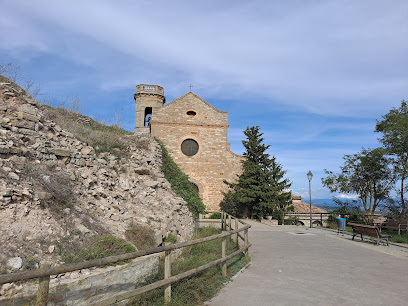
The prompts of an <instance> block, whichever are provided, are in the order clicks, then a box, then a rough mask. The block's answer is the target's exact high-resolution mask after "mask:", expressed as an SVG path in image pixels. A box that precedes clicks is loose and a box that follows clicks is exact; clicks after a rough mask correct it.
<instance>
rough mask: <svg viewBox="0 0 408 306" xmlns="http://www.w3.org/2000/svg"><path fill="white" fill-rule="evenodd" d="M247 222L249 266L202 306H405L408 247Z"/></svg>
mask: <svg viewBox="0 0 408 306" xmlns="http://www.w3.org/2000/svg"><path fill="white" fill-rule="evenodd" d="M248 223H249V224H251V225H252V228H251V229H250V233H249V241H250V242H251V243H252V247H251V249H250V255H251V257H252V264H251V265H250V266H249V267H248V268H247V269H246V270H244V271H243V272H242V273H241V274H239V275H238V276H237V277H236V278H235V279H234V280H233V281H232V282H230V283H229V284H228V285H227V286H226V287H225V288H223V289H222V290H221V292H220V294H219V295H218V296H216V297H215V298H214V299H213V300H212V301H210V302H209V303H207V305H213V306H217V305H220V306H221V305H223V306H225V305H234V306H236V305H251V306H254V305H408V249H404V248H400V247H396V246H390V247H387V246H382V245H381V246H376V245H375V244H373V243H370V242H361V240H359V239H357V238H356V241H352V240H351V236H347V235H345V236H344V237H342V236H341V235H340V236H338V235H337V234H336V233H333V232H329V231H325V230H320V229H307V228H304V227H291V226H284V227H270V226H267V225H263V224H260V223H257V222H253V221H250V222H248ZM299 233H303V234H299Z"/></svg>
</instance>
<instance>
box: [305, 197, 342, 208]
mask: <svg viewBox="0 0 408 306" xmlns="http://www.w3.org/2000/svg"><path fill="white" fill-rule="evenodd" d="M305 200H306V199H303V201H304V202H306V203H309V201H308V200H307V201H305ZM312 205H314V206H316V207H319V208H323V209H334V208H336V207H337V205H336V203H334V201H333V199H312Z"/></svg>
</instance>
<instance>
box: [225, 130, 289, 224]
mask: <svg viewBox="0 0 408 306" xmlns="http://www.w3.org/2000/svg"><path fill="white" fill-rule="evenodd" d="M244 134H245V136H246V137H247V140H244V141H242V143H243V145H244V147H245V149H246V150H245V153H244V154H243V155H244V157H245V160H244V161H243V162H242V167H243V172H242V174H241V175H239V176H238V182H236V183H230V182H225V183H226V184H227V185H228V186H229V191H228V192H227V193H225V194H224V199H223V201H222V202H221V209H223V210H224V211H227V212H229V213H231V214H234V215H237V216H242V215H245V216H250V217H256V218H263V216H265V215H273V214H275V215H276V214H279V212H280V211H286V210H288V208H289V206H290V204H291V203H292V198H291V193H290V192H288V191H286V190H287V189H288V188H289V187H290V185H291V183H290V181H289V179H287V178H284V175H285V174H286V171H284V170H282V166H281V164H279V163H278V162H277V161H276V158H275V156H273V157H272V158H271V157H270V155H269V154H268V153H266V150H267V149H268V148H269V147H270V146H269V145H265V144H264V143H263V140H264V139H263V138H262V135H263V133H260V132H259V126H253V127H248V128H247V129H246V130H245V131H244Z"/></svg>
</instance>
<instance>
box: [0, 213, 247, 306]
mask: <svg viewBox="0 0 408 306" xmlns="http://www.w3.org/2000/svg"><path fill="white" fill-rule="evenodd" d="M227 215H228V219H229V222H228V223H229V224H227V222H226V221H227V218H226V217H227ZM232 219H234V223H235V226H236V228H235V229H234V230H233V229H232V226H231V220H232ZM237 220H238V222H239V223H241V224H242V225H244V226H243V227H241V228H238V223H237ZM220 221H221V224H222V225H223V227H225V229H226V227H227V226H228V227H229V231H228V232H224V233H221V234H219V235H214V236H209V237H205V238H200V239H195V240H191V241H186V242H181V243H175V244H170V245H166V246H162V247H156V248H151V249H147V250H142V251H137V252H132V253H126V254H121V255H115V256H109V257H105V258H101V259H95V260H89V261H85V262H79V263H74V264H69V265H64V266H58V267H52V268H41V269H37V270H34V271H26V272H17V273H10V274H6V275H0V285H2V284H5V283H11V282H16V281H22V280H29V279H34V278H38V279H39V289H38V290H39V291H38V295H37V302H36V305H37V304H38V305H46V304H47V302H48V288H49V279H50V276H51V275H58V274H63V273H67V272H73V271H77V270H82V269H89V268H93V267H100V266H105V265H109V264H113V263H116V262H119V261H125V260H130V259H135V258H138V257H143V256H147V255H151V254H157V253H161V252H165V255H166V260H167V264H168V265H169V267H168V274H167V275H166V277H165V279H164V280H161V281H158V282H155V283H153V284H150V285H147V286H143V287H141V288H137V289H135V290H132V291H130V292H126V293H124V294H120V295H118V296H116V297H113V298H110V299H107V300H104V301H102V302H99V303H98V305H109V304H112V303H115V302H118V301H120V300H123V299H126V298H129V297H132V296H135V295H138V294H140V293H143V292H147V291H149V290H152V289H155V288H158V287H162V286H168V287H166V296H165V299H166V300H167V301H169V300H170V298H171V286H170V284H172V283H174V282H176V281H178V280H180V279H182V278H185V277H188V276H191V275H193V274H195V273H198V272H201V271H203V270H205V269H208V268H210V267H213V266H215V265H218V264H223V267H222V272H223V275H226V273H227V272H226V265H225V264H224V263H225V262H226V261H227V260H229V259H231V258H232V257H234V256H236V255H238V254H240V253H242V252H244V254H245V256H246V257H247V258H248V249H249V247H250V246H251V244H250V243H249V242H248V229H249V228H250V227H251V226H250V225H248V224H246V223H245V222H242V221H241V220H239V219H237V218H235V217H233V216H231V215H229V214H226V213H222V218H221V219H220ZM223 229H224V228H223ZM242 231H244V233H245V235H244V236H242V235H240V234H239V233H240V232H242ZM234 234H236V241H238V240H237V239H238V237H240V238H241V239H242V240H244V242H245V245H244V246H243V247H242V248H240V249H239V250H238V251H235V252H234V253H232V254H230V255H228V256H227V255H226V249H225V247H226V245H225V241H226V240H225V239H226V238H227V237H230V236H232V235H234ZM220 238H222V239H223V243H222V250H223V252H222V258H221V259H218V260H215V261H213V262H211V263H208V264H206V265H203V266H200V267H198V268H195V269H192V270H189V271H186V272H183V273H181V274H178V275H176V276H171V261H170V256H171V251H172V250H176V249H180V248H184V247H187V246H192V245H196V244H200V243H205V242H208V241H212V240H216V239H220ZM237 246H238V245H237ZM105 302H106V303H105Z"/></svg>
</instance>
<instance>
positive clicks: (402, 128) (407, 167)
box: [375, 100, 408, 217]
mask: <svg viewBox="0 0 408 306" xmlns="http://www.w3.org/2000/svg"><path fill="white" fill-rule="evenodd" d="M382 118H383V120H382V121H377V124H376V127H375V131H376V132H380V133H383V136H382V137H381V138H380V139H379V140H380V141H381V143H382V144H383V145H384V147H385V148H386V149H387V150H388V152H389V154H392V155H393V156H395V157H396V167H395V169H396V171H397V173H398V179H399V180H400V182H401V185H400V188H399V189H398V192H399V194H400V201H401V202H400V205H401V212H400V214H401V216H402V217H403V216H405V215H406V214H407V209H406V204H405V199H404V193H406V192H407V191H408V190H407V187H406V186H404V185H405V184H404V183H405V180H406V179H407V177H408V106H407V101H404V100H402V101H401V106H400V107H399V108H393V109H391V110H390V111H389V113H388V114H386V115H384V116H382Z"/></svg>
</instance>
